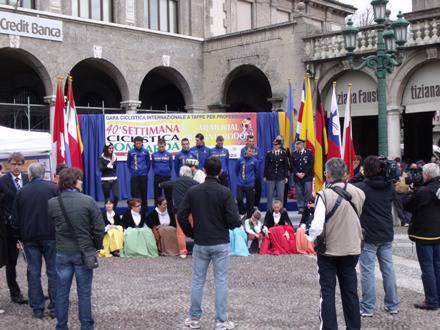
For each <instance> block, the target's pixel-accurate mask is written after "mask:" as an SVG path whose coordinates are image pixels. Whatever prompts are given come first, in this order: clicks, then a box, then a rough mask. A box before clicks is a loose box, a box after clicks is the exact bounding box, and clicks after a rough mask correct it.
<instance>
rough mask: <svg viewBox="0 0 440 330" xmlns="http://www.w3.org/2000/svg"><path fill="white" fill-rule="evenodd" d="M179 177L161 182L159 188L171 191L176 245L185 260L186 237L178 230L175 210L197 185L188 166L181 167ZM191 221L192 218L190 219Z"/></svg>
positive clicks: (186, 252) (180, 229)
mask: <svg viewBox="0 0 440 330" xmlns="http://www.w3.org/2000/svg"><path fill="white" fill-rule="evenodd" d="M179 175H180V176H179V177H178V178H176V179H175V180H171V181H166V182H162V183H161V184H160V185H159V187H161V188H164V189H171V190H172V197H173V213H174V215H175V217H176V234H177V243H178V245H179V255H180V257H181V258H186V255H187V254H188V251H187V249H186V236H185V234H184V233H183V231H182V228H180V225H179V221H178V219H177V210H178V209H179V206H180V204H181V203H182V201H183V198H184V197H185V194H186V192H187V191H188V189H189V188H191V187H192V186H195V185H198V184H199V183H198V182H197V181H195V180H194V179H193V173H192V169H191V167H189V166H186V165H184V166H182V167H180V170H179ZM191 219H192V218H191Z"/></svg>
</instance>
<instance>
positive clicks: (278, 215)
mask: <svg viewBox="0 0 440 330" xmlns="http://www.w3.org/2000/svg"><path fill="white" fill-rule="evenodd" d="M280 219H281V213H275V212H274V213H273V222H274V223H275V225H278V223H279V222H280Z"/></svg>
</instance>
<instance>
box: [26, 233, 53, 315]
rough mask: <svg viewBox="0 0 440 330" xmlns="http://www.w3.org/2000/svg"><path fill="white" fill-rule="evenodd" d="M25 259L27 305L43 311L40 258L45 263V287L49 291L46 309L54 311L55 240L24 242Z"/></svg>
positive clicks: (34, 309)
mask: <svg viewBox="0 0 440 330" xmlns="http://www.w3.org/2000/svg"><path fill="white" fill-rule="evenodd" d="M24 252H25V254H26V259H27V280H28V295H29V306H30V307H31V308H32V310H33V311H34V312H39V311H41V312H42V311H44V306H45V300H44V294H43V288H42V287H41V264H42V258H44V263H45V264H46V274H47V287H48V291H49V299H50V301H49V306H48V310H49V311H50V312H51V313H55V296H56V295H55V293H56V279H57V277H56V269H55V255H56V249H55V240H47V241H37V242H30V243H25V244H24Z"/></svg>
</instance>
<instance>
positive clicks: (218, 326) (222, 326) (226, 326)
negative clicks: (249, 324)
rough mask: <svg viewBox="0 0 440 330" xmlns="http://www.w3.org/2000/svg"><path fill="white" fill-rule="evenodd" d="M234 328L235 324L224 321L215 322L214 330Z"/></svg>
mask: <svg viewBox="0 0 440 330" xmlns="http://www.w3.org/2000/svg"><path fill="white" fill-rule="evenodd" d="M234 328H235V324H234V322H232V321H225V322H219V321H217V322H216V323H215V330H230V329H234Z"/></svg>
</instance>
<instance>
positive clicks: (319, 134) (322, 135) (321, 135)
mask: <svg viewBox="0 0 440 330" xmlns="http://www.w3.org/2000/svg"><path fill="white" fill-rule="evenodd" d="M325 119H326V118H325V112H324V107H323V106H322V102H321V95H320V93H319V88H318V84H317V85H316V142H315V155H314V156H315V160H314V163H313V167H314V172H315V192H319V191H321V190H322V187H323V185H324V179H325V178H324V165H325V161H326V156H327V150H328V145H327V129H326V127H325Z"/></svg>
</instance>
